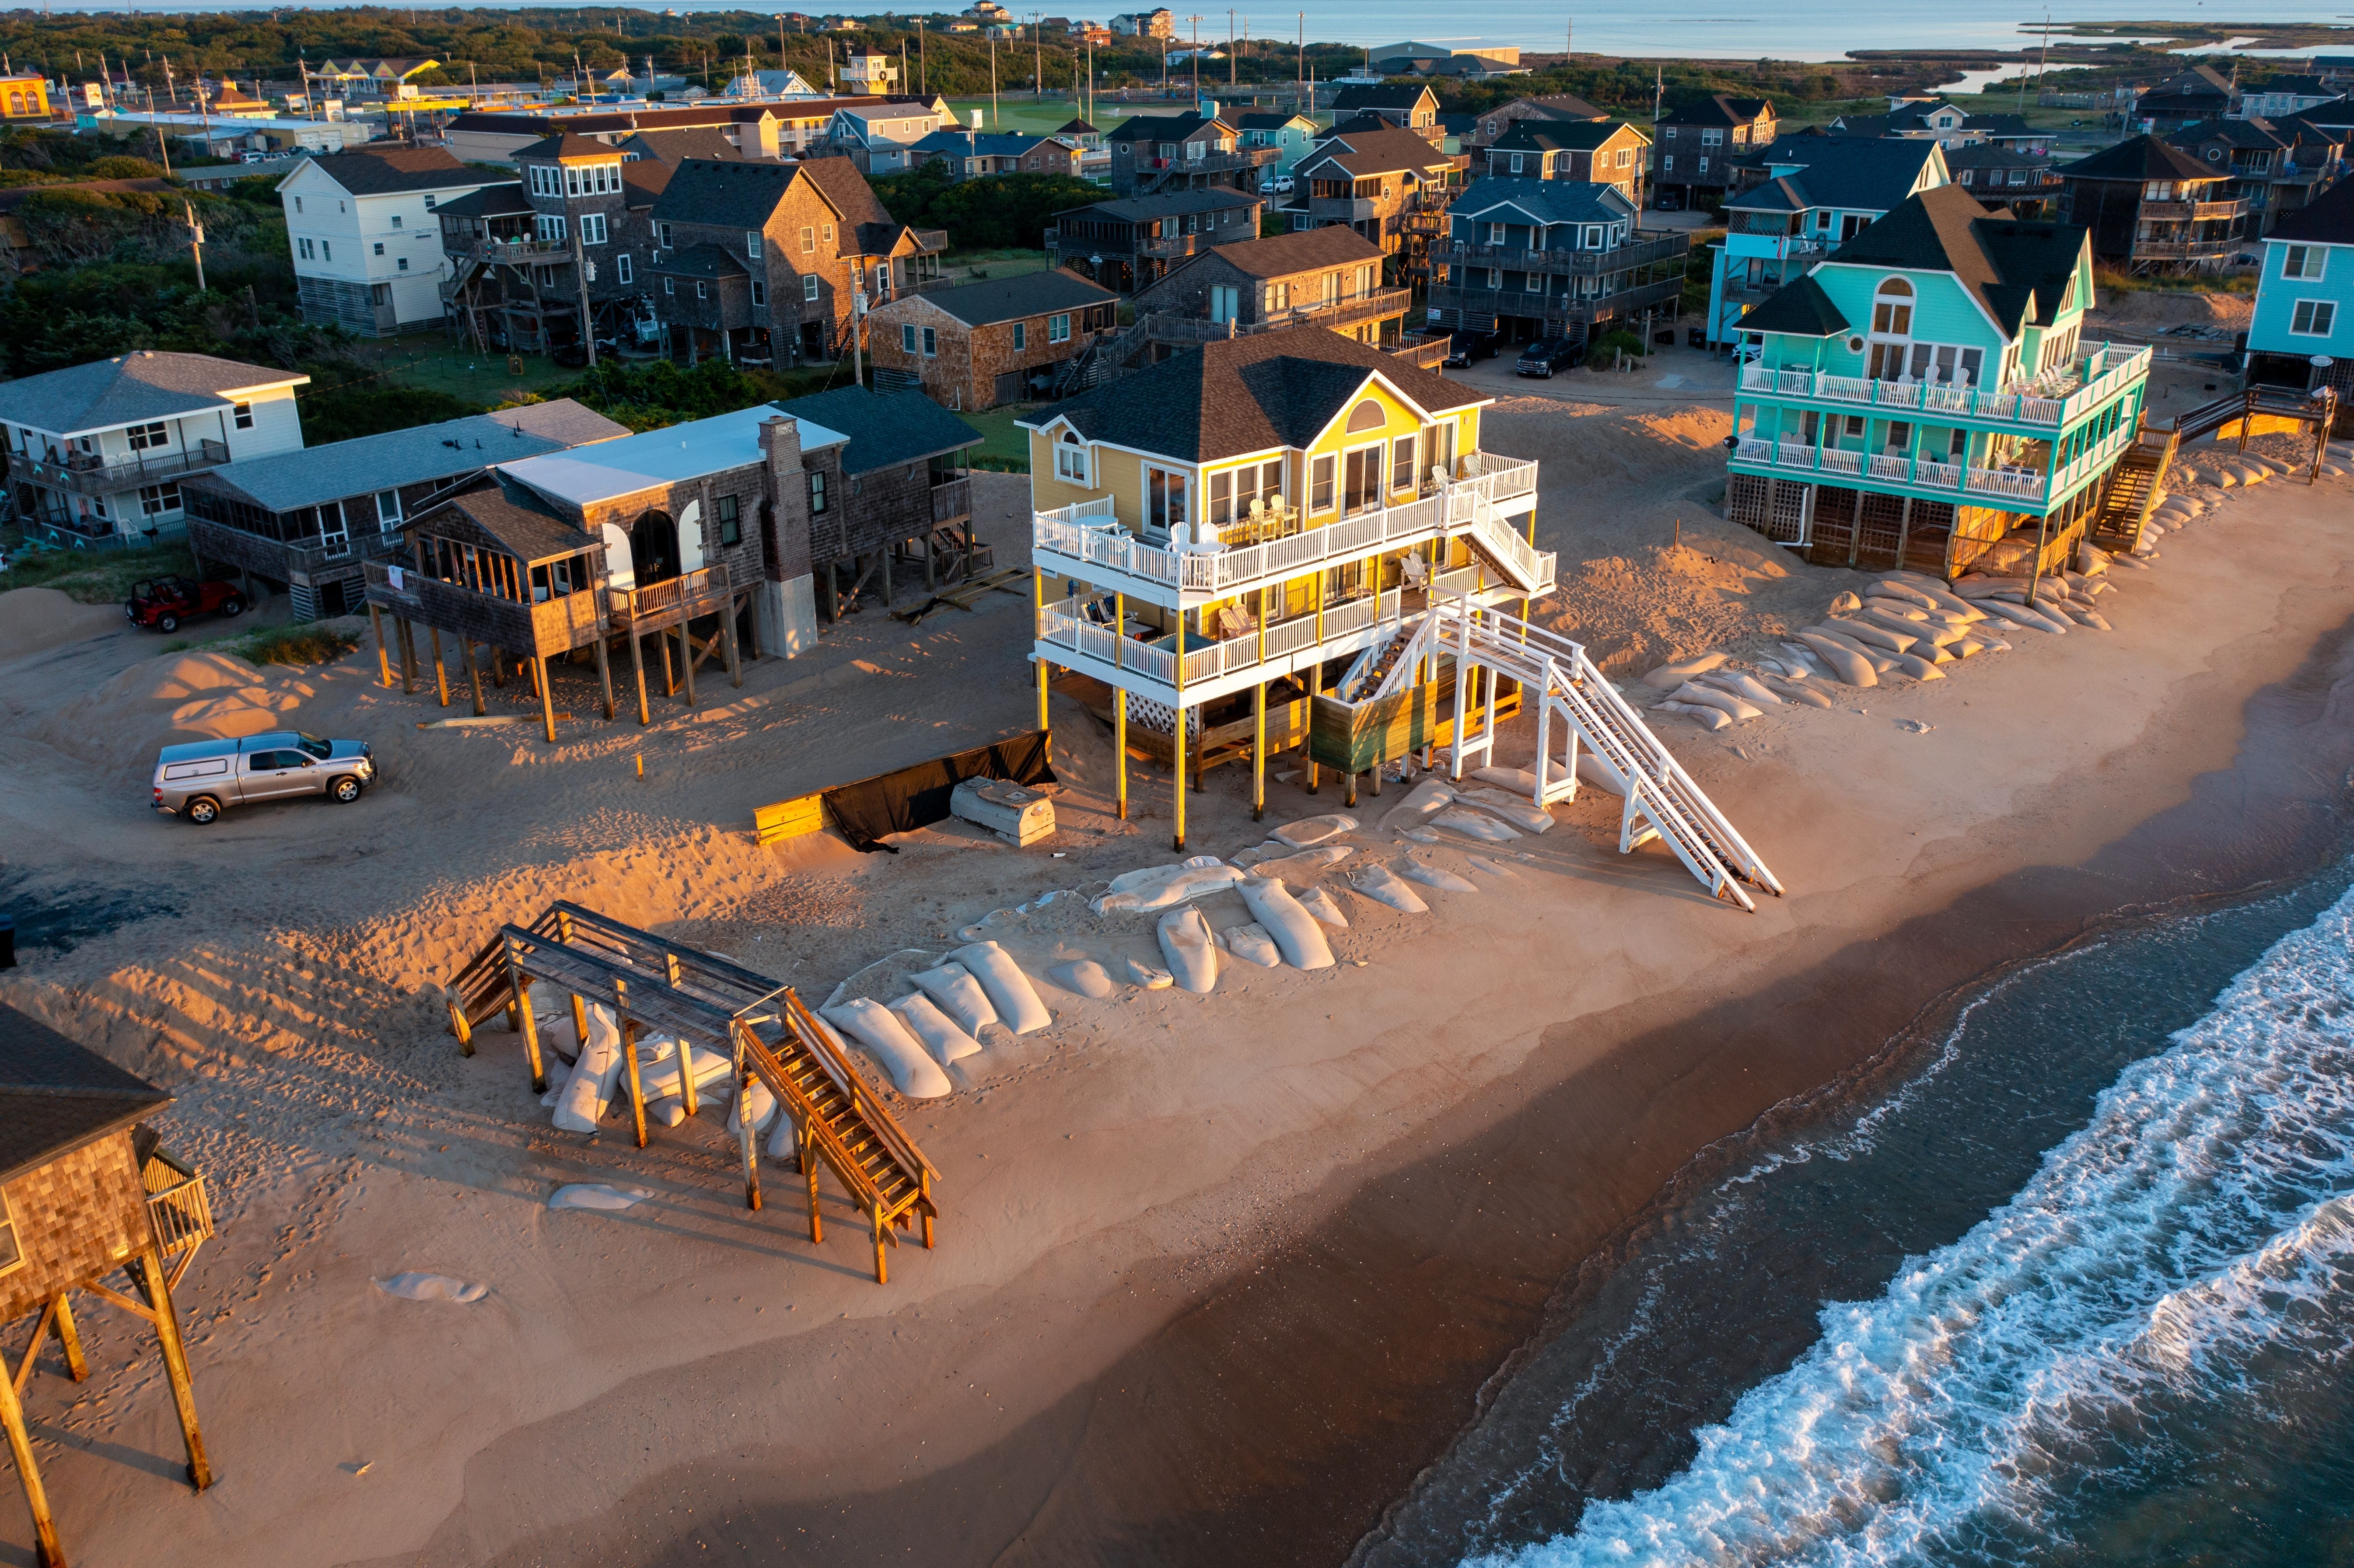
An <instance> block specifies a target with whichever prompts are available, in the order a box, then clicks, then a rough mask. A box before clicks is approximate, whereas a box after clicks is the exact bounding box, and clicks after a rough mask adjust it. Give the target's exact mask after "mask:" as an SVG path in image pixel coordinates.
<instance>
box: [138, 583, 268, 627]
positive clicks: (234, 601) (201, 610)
mask: <svg viewBox="0 0 2354 1568" xmlns="http://www.w3.org/2000/svg"><path fill="white" fill-rule="evenodd" d="M122 613H123V614H125V615H127V616H129V617H130V618H131V624H133V626H144V627H147V628H148V629H150V630H155V631H177V630H180V622H182V621H184V620H187V619H188V617H190V616H192V615H243V614H244V613H245V595H244V594H242V593H240V592H239V591H238V586H237V585H236V584H235V583H210V582H207V583H192V582H190V581H189V580H188V579H187V578H186V577H149V578H147V579H146V580H144V581H143V582H136V583H133V584H132V585H131V597H130V598H129V599H125V600H123V603H122Z"/></svg>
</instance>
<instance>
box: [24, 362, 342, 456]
mask: <svg viewBox="0 0 2354 1568" xmlns="http://www.w3.org/2000/svg"><path fill="white" fill-rule="evenodd" d="M310 379H311V378H310V377H309V376H304V375H302V374H300V373H299V372H295V371H288V370H268V369H264V368H263V367H262V366H259V365H242V364H239V362H238V361H236V360H234V359H216V358H214V357H213V356H212V355H209V354H175V353H174V352H172V351H170V350H168V349H160V348H156V349H141V350H139V351H137V352H136V353H133V354H125V355H117V356H116V357H114V358H112V359H95V360H92V361H90V363H89V364H88V365H75V366H68V367H67V368H66V369H63V370H51V371H47V372H44V373H43V374H41V375H39V376H19V377H18V378H17V379H16V380H14V381H0V420H5V421H6V422H7V423H9V424H12V425H27V426H29V427H31V428H32V429H36V430H47V431H49V432H50V433H52V434H54V435H60V436H77V435H80V434H82V433H84V432H85V431H90V430H111V429H115V428H117V427H118V426H122V425H133V424H138V423H141V422H143V421H145V420H149V419H169V418H174V417H175V416H177V415H181V414H195V413H201V412H203V411H205V410H207V409H211V408H228V406H229V405H230V404H231V403H232V402H234V401H235V399H234V398H232V397H229V396H228V394H230V393H232V392H250V391H256V390H259V389H260V388H261V387H300V386H302V385H304V384H305V383H307V382H308V381H309V380H310Z"/></svg>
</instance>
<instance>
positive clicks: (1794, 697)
mask: <svg viewBox="0 0 2354 1568" xmlns="http://www.w3.org/2000/svg"><path fill="white" fill-rule="evenodd" d="M1773 686H1774V689H1775V691H1776V693H1777V694H1779V695H1780V696H1781V698H1782V700H1783V701H1784V702H1786V703H1793V704H1796V705H1799V706H1801V707H1809V708H1828V707H1829V706H1830V705H1831V700H1830V697H1829V695H1828V694H1825V693H1823V692H1820V691H1818V690H1816V689H1815V688H1814V687H1813V686H1809V685H1805V684H1802V683H1799V682H1797V681H1793V680H1790V679H1789V678H1787V676H1783V677H1777V678H1776V679H1775V680H1774V682H1773Z"/></svg>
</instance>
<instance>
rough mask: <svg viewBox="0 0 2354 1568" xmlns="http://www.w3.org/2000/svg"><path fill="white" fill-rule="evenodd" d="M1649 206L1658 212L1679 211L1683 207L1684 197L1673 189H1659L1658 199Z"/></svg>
mask: <svg viewBox="0 0 2354 1568" xmlns="http://www.w3.org/2000/svg"><path fill="white" fill-rule="evenodd" d="M1651 206H1652V207H1653V208H1654V209H1655V210H1657V211H1659V212H1681V211H1683V209H1684V198H1683V197H1682V196H1678V195H1677V194H1676V193H1675V192H1673V191H1661V192H1660V193H1659V200H1657V201H1655V202H1653V203H1652V204H1651Z"/></svg>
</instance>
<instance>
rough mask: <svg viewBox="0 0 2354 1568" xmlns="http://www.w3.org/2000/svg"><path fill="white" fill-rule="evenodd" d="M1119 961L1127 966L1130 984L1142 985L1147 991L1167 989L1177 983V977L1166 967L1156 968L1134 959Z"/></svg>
mask: <svg viewBox="0 0 2354 1568" xmlns="http://www.w3.org/2000/svg"><path fill="white" fill-rule="evenodd" d="M1121 961H1122V962H1123V963H1125V964H1126V965H1127V966H1128V979H1129V984H1131V985H1140V986H1142V987H1143V988H1144V989H1145V990H1147V991H1167V990H1168V989H1169V988H1170V987H1171V986H1172V985H1175V984H1176V983H1177V977H1176V976H1174V975H1172V974H1171V973H1170V972H1169V971H1168V970H1167V969H1154V968H1153V967H1152V966H1151V965H1150V964H1145V963H1139V962H1138V961H1137V960H1136V959H1122V960H1121Z"/></svg>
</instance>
